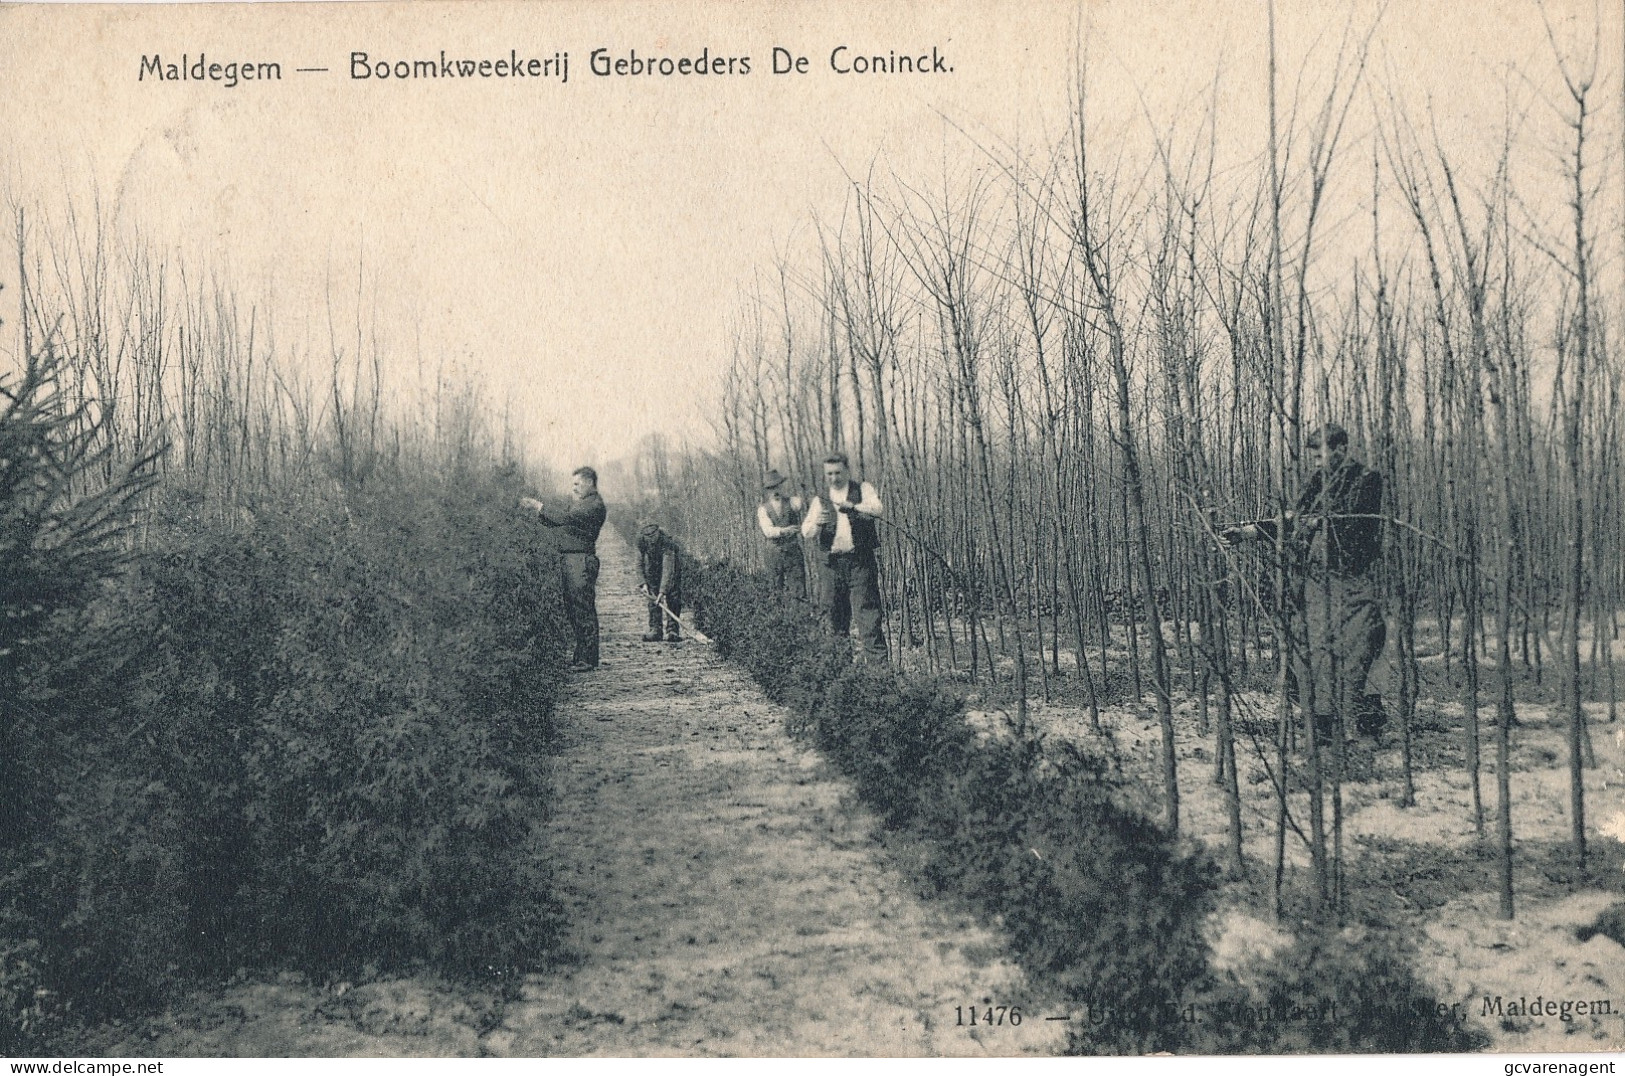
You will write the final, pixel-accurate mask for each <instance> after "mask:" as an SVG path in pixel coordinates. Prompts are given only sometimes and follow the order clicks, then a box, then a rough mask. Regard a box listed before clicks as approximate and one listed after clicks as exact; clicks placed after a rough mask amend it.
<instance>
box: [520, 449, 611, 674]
mask: <svg viewBox="0 0 1625 1076" xmlns="http://www.w3.org/2000/svg"><path fill="white" fill-rule="evenodd" d="M570 493H571V500H570V507H569V508H568V509H566V510H565V512H564V514H563V515H562V516H556V517H555V516H551V515H549V514H548V513H547V510H546V509H544V508H543V507H542V502H541V501H538V500H536V499H534V498H532V497H522V498H520V503H521V504H523V505H524V506H525V507H527V508H531V509H534V510H535V512H536V514H537V515H538V516H540V517H541V520H542V523H543V524H544V525H545V526H548V527H559V528H561V533H560V535H559V573H560V584H561V586H562V589H563V590H564V613H565V615H566V616H567V617H568V618H569V620H570V630H571V632H572V633H573V634H574V635H575V656H574V658H573V659H572V660H571V662H570V671H571V672H590V671H592V670H593V669H596V668H598V532H599V531H600V530H602V529H603V527H604V516H605V514H606V511H605V508H604V499H603V498H602V497H600V496H599V495H598V472H597V471H594V470H593V469H592V468H591V467H577V468H576V469H575V472H574V473H573V474H572V475H571V476H570Z"/></svg>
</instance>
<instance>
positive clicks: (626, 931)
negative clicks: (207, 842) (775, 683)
mask: <svg viewBox="0 0 1625 1076" xmlns="http://www.w3.org/2000/svg"><path fill="white" fill-rule="evenodd" d="M599 546H600V555H601V556H602V559H603V571H602V575H601V578H600V580H599V613H600V619H601V622H602V627H603V662H604V663H603V667H602V668H601V669H600V670H599V671H597V672H596V673H591V674H585V675H582V676H579V677H576V678H575V679H574V680H573V682H572V684H571V685H570V688H569V690H568V692H567V693H566V695H565V696H564V698H562V699H561V700H560V704H559V712H558V721H557V724H558V727H559V735H560V743H559V745H558V755H557V762H556V765H557V770H556V796H555V798H554V814H553V816H552V817H551V818H550V819H549V821H548V827H549V830H550V833H551V840H550V844H551V846H552V848H553V853H552V854H553V860H554V867H555V870H556V872H557V876H556V881H557V885H558V888H559V891H560V896H561V897H562V899H563V901H564V903H565V907H566V912H567V914H568V917H569V921H570V924H571V926H570V935H569V937H568V939H567V943H566V945H567V959H566V960H565V961H564V962H563V963H562V964H561V966H560V967H559V968H558V969H557V970H554V971H552V972H548V973H545V974H532V975H528V976H526V977H525V980H524V981H523V982H522V983H519V984H514V985H515V986H517V990H516V991H515V990H514V989H513V988H512V987H510V988H509V989H508V990H507V991H506V994H507V997H505V998H503V997H501V996H500V994H501V993H502V992H501V991H496V990H489V991H481V990H476V989H472V988H465V987H458V986H455V985H453V984H449V983H446V982H444V981H440V980H435V979H431V978H428V977H422V978H385V979H380V980H378V981H374V982H367V983H362V984H356V985H352V984H348V983H340V984H327V985H317V984H313V983H306V982H304V981H302V980H301V979H300V978H299V977H297V976H284V977H282V978H280V979H278V980H277V981H273V982H244V983H239V984H235V985H233V986H229V987H225V988H223V989H221V990H219V991H209V992H206V993H200V994H199V995H197V996H194V997H193V998H192V999H191V1000H190V1002H189V1003H188V1004H187V1005H184V1006H181V1007H178V1009H177V1010H176V1011H171V1012H169V1013H166V1014H163V1015H162V1016H161V1017H159V1018H157V1019H153V1020H147V1021H142V1022H141V1023H140V1025H139V1026H136V1027H123V1028H105V1029H102V1031H101V1032H100V1033H96V1034H91V1035H89V1036H87V1041H85V1042H83V1043H82V1044H81V1048H82V1049H84V1050H86V1051H87V1052H95V1053H100V1054H103V1055H109V1054H136V1055H147V1056H199V1055H202V1056H208V1055H236V1056H296V1055H319V1056H339V1055H348V1056H380V1055H382V1056H402V1055H407V1056H471V1055H497V1056H543V1055H553V1056H581V1055H608V1056H616V1055H664V1056H696V1055H703V1056H712V1055H736V1056H800V1055H825V1056H828V1055H857V1056H897V1055H904V1056H963V1055H968V1056H981V1055H994V1056H1009V1055H1017V1054H1056V1053H1059V1052H1061V1050H1062V1049H1063V1048H1064V1047H1065V1043H1066V1033H1065V1029H1066V1027H1067V1025H1066V1024H1064V1023H1061V1022H1059V1021H1046V1020H1044V1019H1043V1016H1044V1015H1046V1014H1047V1013H1049V1012H1051V1010H1050V1009H1046V1008H1045V1007H1044V1006H1043V1003H1042V1002H1041V1001H1040V1000H1039V999H1038V998H1036V997H1035V996H1033V994H1032V993H1031V992H1030V991H1029V990H1028V989H1027V988H1026V987H1025V986H1024V985H1023V973H1022V972H1021V970H1020V969H1019V968H1018V967H1017V966H1016V965H1015V964H1014V963H1013V962H1011V961H1010V960H1009V959H1008V958H1007V957H1005V956H1004V955H1003V954H1002V951H1001V948H1000V944H999V941H998V938H997V936H996V935H995V934H994V933H993V932H992V931H990V930H988V929H987V928H986V926H985V925H983V924H978V923H977V922H975V921H974V920H973V919H972V918H971V917H970V916H969V915H967V914H965V913H963V912H961V911H960V910H958V909H956V908H955V907H954V906H953V905H952V904H951V903H950V902H948V901H938V900H927V899H923V898H922V897H920V896H919V895H918V894H917V893H916V892H915V891H914V890H913V889H912V888H911V886H910V883H909V882H908V881H907V880H906V879H905V878H904V877H903V875H902V873H901V872H900V871H899V870H898V869H896V868H895V867H894V866H892V865H891V864H889V863H888V861H887V853H886V851H885V850H884V849H882V848H881V847H880V846H879V845H878V844H877V843H876V841H875V840H874V836H873V834H874V833H875V832H876V831H877V829H878V824H877V822H876V820H875V818H874V816H873V815H871V814H870V813H869V812H868V811H867V810H866V809H864V808H862V807H861V806H859V805H857V803H856V796H855V794H854V793H853V791H852V789H851V786H850V785H849V784H848V783H847V782H845V781H844V780H843V779H841V778H840V777H838V776H837V775H836V774H835V773H834V772H833V770H832V769H831V768H830V767H828V766H827V764H826V763H824V762H823V761H822V759H821V758H820V757H819V756H818V755H817V754H816V753H815V752H812V751H810V750H808V749H806V748H804V747H801V746H800V745H798V744H796V743H794V742H793V741H792V740H791V739H790V738H789V736H788V735H787V734H786V733H785V731H784V725H783V720H784V712H783V710H782V709H781V708H779V707H776V706H774V705H773V704H771V703H769V702H768V701H767V700H766V699H765V698H764V697H763V695H762V693H761V691H760V689H759V688H757V687H756V685H755V684H753V683H752V682H751V681H750V679H749V678H748V676H747V675H746V674H745V673H744V672H743V671H741V670H739V669H737V668H735V667H734V666H731V665H729V664H728V663H726V662H724V661H722V660H721V659H720V658H718V657H717V655H716V653H715V652H714V651H713V650H712V649H711V648H710V647H708V646H706V645H705V644H703V643H700V642H698V641H697V640H693V639H689V640H687V641H685V642H683V643H680V644H676V645H671V644H650V643H643V642H641V641H639V636H640V635H641V634H642V632H643V631H644V629H645V615H646V614H645V606H644V603H643V598H642V597H641V596H640V595H639V594H638V592H637V589H636V587H637V580H636V577H635V570H634V564H633V557H632V553H631V550H630V549H629V548H628V547H627V545H626V544H625V543H624V542H623V541H622V540H621V539H620V537H619V536H618V535H617V534H615V533H614V532H613V531H612V530H611V529H608V528H606V529H605V531H604V533H603V536H602V538H601V539H600V542H599ZM515 995H517V996H515ZM1011 1003H1016V1004H1020V1005H1022V1009H1023V1020H1022V1023H1021V1026H1019V1027H1010V1026H1005V1027H1002V1028H1001V1027H995V1028H984V1027H976V1028H971V1027H960V1026H956V1023H955V1020H956V1012H955V1007H956V1006H962V1005H963V1006H969V1005H972V1004H976V1005H979V1006H985V1005H988V1004H992V1005H1008V1004H1011Z"/></svg>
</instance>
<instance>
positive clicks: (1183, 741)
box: [972, 679, 1625, 1051]
mask: <svg viewBox="0 0 1625 1076" xmlns="http://www.w3.org/2000/svg"><path fill="white" fill-rule="evenodd" d="M1373 682H1374V683H1380V682H1381V681H1378V680H1375V679H1374V681H1373ZM1423 706H1424V708H1425V709H1426V708H1432V711H1433V713H1434V715H1435V718H1434V720H1433V724H1434V725H1435V726H1436V727H1437V726H1441V725H1448V724H1449V723H1450V722H1449V720H1447V719H1451V718H1453V720H1454V722H1455V723H1456V726H1457V727H1455V728H1454V729H1453V730H1452V731H1433V732H1429V733H1426V734H1419V739H1418V741H1417V744H1416V755H1415V757H1416V762H1415V780H1414V783H1415V790H1416V799H1415V803H1414V804H1412V805H1410V806H1401V799H1402V791H1403V782H1402V768H1401V757H1400V746H1399V737H1398V734H1397V732H1396V730H1395V729H1394V728H1393V727H1392V726H1390V728H1389V729H1388V730H1387V732H1386V733H1385V734H1384V736H1383V738H1382V740H1381V741H1380V743H1378V744H1375V745H1373V743H1372V742H1371V741H1370V740H1368V739H1361V740H1359V741H1357V742H1354V743H1353V746H1352V748H1351V750H1352V752H1353V755H1352V758H1351V770H1352V771H1353V772H1354V773H1355V775H1356V777H1357V778H1358V779H1356V780H1352V781H1349V782H1346V783H1345V785H1344V788H1343V804H1344V812H1345V815H1344V834H1345V836H1344V841H1345V845H1344V849H1345V855H1346V857H1347V860H1348V862H1349V864H1350V877H1351V879H1352V881H1351V886H1352V887H1353V889H1352V890H1351V893H1350V904H1351V908H1352V909H1353V914H1352V915H1351V921H1359V920H1364V921H1365V922H1367V923H1370V924H1373V925H1380V927H1381V928H1382V929H1387V930H1390V931H1392V932H1393V933H1395V934H1397V935H1398V936H1399V937H1400V938H1402V939H1404V940H1405V941H1406V942H1408V943H1410V944H1411V945H1413V946H1414V949H1415V959H1416V966H1417V971H1418V973H1419V974H1420V975H1421V977H1422V978H1423V980H1424V981H1425V982H1426V983H1427V984H1428V985H1429V986H1430V987H1432V988H1433V989H1434V990H1435V991H1437V996H1438V998H1439V1000H1440V1001H1441V1002H1444V1003H1448V1004H1458V1005H1460V1006H1461V1011H1463V1012H1464V1013H1465V1014H1466V1015H1467V1016H1468V1017H1469V1018H1470V1019H1471V1021H1472V1022H1473V1023H1475V1024H1477V1025H1479V1026H1480V1027H1482V1028H1483V1029H1484V1030H1485V1031H1486V1032H1488V1033H1489V1036H1490V1040H1491V1044H1490V1046H1489V1049H1491V1050H1494V1051H1580V1050H1619V1049H1621V1048H1622V1047H1625V948H1622V947H1621V946H1620V945H1619V944H1618V943H1616V942H1614V941H1613V940H1611V939H1610V938H1608V937H1606V936H1604V935H1602V934H1597V935H1595V936H1592V937H1590V938H1589V940H1587V941H1581V940H1580V938H1579V934H1580V933H1582V932H1584V931H1583V928H1586V927H1589V926H1590V925H1591V924H1592V923H1594V922H1595V921H1596V918H1597V916H1598V914H1599V913H1600V912H1601V911H1602V910H1603V909H1604V908H1606V907H1608V906H1609V905H1611V904H1614V903H1616V902H1619V901H1621V900H1625V872H1622V870H1621V864H1622V863H1625V856H1622V854H1621V842H1622V841H1625V730H1622V729H1621V727H1620V726H1619V725H1618V724H1609V723H1608V722H1607V720H1606V715H1605V712H1604V708H1603V707H1600V706H1598V707H1592V708H1591V711H1590V716H1591V721H1592V741H1593V744H1594V746H1595V752H1596V765H1595V767H1592V768H1588V769H1587V770H1586V771H1585V784H1586V812H1587V822H1588V825H1587V830H1588V833H1589V834H1590V836H1589V843H1590V849H1591V854H1592V861H1593V864H1594V865H1595V866H1594V873H1593V875H1592V880H1591V881H1590V882H1589V883H1588V884H1587V885H1584V886H1580V885H1578V884H1577V883H1576V882H1575V881H1574V880H1573V877H1572V873H1573V872H1572V870H1570V869H1569V867H1568V864H1569V863H1570V860H1571V858H1572V854H1571V852H1570V851H1569V849H1570V844H1569V841H1570V824H1569V817H1568V804H1569V792H1568V781H1569V777H1568V748H1567V745H1566V738H1565V737H1566V731H1565V730H1566V725H1565V724H1564V722H1563V720H1562V719H1561V718H1560V715H1558V714H1557V713H1556V712H1554V708H1553V707H1551V706H1549V705H1540V704H1530V705H1520V707H1519V711H1518V719H1519V725H1518V726H1517V727H1515V728H1514V729H1513V734H1512V744H1513V749H1512V765H1511V773H1512V792H1513V806H1512V821H1513V833H1514V837H1515V840H1514V862H1515V864H1516V868H1515V875H1514V889H1515V893H1516V895H1517V903H1516V913H1517V914H1516V918H1515V919H1514V920H1513V921H1511V922H1506V921H1503V920H1500V919H1499V918H1498V917H1497V914H1496V913H1497V899H1496V890H1495V879H1496V877H1497V876H1496V873H1495V871H1496V865H1495V859H1494V852H1493V846H1492V844H1491V843H1490V842H1491V841H1492V840H1493V835H1494V832H1495V815H1494V811H1495V764H1494V749H1493V743H1494V741H1493V736H1494V726H1493V720H1494V709H1493V707H1492V706H1485V708H1484V712H1483V713H1482V714H1481V721H1482V722H1483V728H1482V737H1483V740H1482V754H1481V763H1482V766H1481V772H1480V782H1481V801H1482V803H1483V809H1484V825H1485V833H1486V837H1485V838H1484V839H1483V840H1481V839H1480V838H1479V836H1478V835H1477V833H1476V832H1475V827H1474V822H1473V807H1472V793H1471V787H1470V783H1469V780H1468V775H1467V773H1466V772H1465V770H1464V768H1463V764H1462V761H1461V759H1462V754H1461V751H1460V749H1459V741H1460V738H1461V731H1460V728H1459V723H1460V721H1461V713H1462V710H1461V707H1460V704H1459V702H1456V703H1448V702H1447V703H1435V702H1433V701H1431V700H1424V701H1423ZM1272 712H1273V711H1272V710H1271V707H1270V704H1269V703H1268V702H1267V701H1266V700H1260V699H1257V698H1249V699H1248V700H1247V701H1246V704H1245V705H1242V706H1241V707H1240V710H1239V712H1238V714H1237V716H1238V719H1240V721H1239V722H1238V723H1239V724H1241V725H1242V726H1243V730H1244V731H1243V732H1241V733H1240V734H1238V736H1237V743H1236V754H1237V770H1238V773H1239V775H1240V784H1241V799H1242V804H1241V807H1242V811H1241V813H1242V827H1243V847H1244V850H1245V854H1246V858H1247V862H1248V869H1249V871H1250V872H1251V874H1252V880H1251V884H1250V885H1248V886H1240V887H1235V888H1234V889H1233V890H1232V891H1231V893H1230V898H1229V901H1228V906H1227V907H1226V909H1225V910H1224V911H1223V912H1221V913H1220V915H1218V916H1217V917H1216V918H1215V922H1214V923H1213V924H1212V925H1211V926H1212V929H1211V933H1212V935H1213V937H1214V939H1215V944H1216V948H1217V951H1216V954H1215V955H1216V958H1217V963H1219V964H1220V965H1224V964H1226V963H1239V962H1240V961H1241V959H1242V954H1243V953H1244V952H1247V951H1251V950H1255V949H1256V950H1271V949H1273V948H1275V947H1277V946H1279V945H1280V944H1282V943H1283V942H1284V941H1285V940H1289V939H1287V938H1285V937H1283V936H1280V935H1279V934H1278V932H1276V931H1275V928H1273V927H1272V926H1270V925H1269V922H1268V920H1269V918H1270V913H1269V910H1268V909H1267V908H1264V907H1260V906H1258V905H1257V903H1256V899H1255V895H1256V894H1257V893H1258V892H1259V891H1260V889H1262V888H1266V887H1267V881H1268V876H1269V872H1270V870H1271V866H1270V864H1271V862H1272V860H1273V855H1274V847H1273V846H1274V840H1275V828H1276V802H1275V796H1274V791H1273V787H1274V786H1273V784H1272V778H1271V776H1270V771H1269V769H1268V766H1273V764H1274V750H1275V748H1274V743H1273V736H1274V730H1273V718H1271V717H1270V716H1269V714H1270V713H1272ZM972 720H973V721H978V722H979V723H981V724H983V725H984V726H987V727H990V728H991V727H997V726H998V725H1000V724H1003V723H1006V721H1007V718H1006V717H1005V716H1004V715H1003V714H1002V713H1001V712H1000V711H987V712H983V713H973V714H972ZM1032 721H1033V723H1034V725H1035V727H1037V728H1038V729H1040V730H1042V731H1043V732H1044V733H1045V734H1046V735H1049V736H1052V737H1056V738H1063V739H1068V740H1072V741H1075V742H1078V743H1081V744H1085V745H1093V746H1094V749H1096V750H1102V751H1106V752H1108V753H1110V754H1113V755H1115V756H1116V757H1117V758H1119V759H1120V760H1121V762H1122V765H1123V767H1124V770H1125V772H1126V774H1127V775H1128V776H1129V778H1130V783H1129V784H1130V789H1131V790H1132V791H1131V794H1132V795H1134V796H1136V797H1137V799H1136V802H1137V805H1138V806H1140V807H1141V808H1142V809H1144V810H1145V811H1147V813H1149V814H1151V815H1152V816H1153V817H1157V816H1159V815H1160V813H1161V799H1160V794H1161V793H1160V790H1161V770H1160V755H1159V753H1158V752H1159V750H1160V749H1159V747H1158V744H1159V743H1160V739H1159V733H1158V729H1157V723H1156V716H1155V709H1154V707H1152V706H1150V705H1146V706H1141V707H1123V706H1118V707H1113V708H1110V709H1107V710H1103V712H1102V726H1103V729H1104V735H1101V734H1096V733H1095V732H1093V731H1092V730H1091V729H1090V728H1089V721H1088V716H1087V713H1086V712H1084V711H1082V710H1080V709H1079V708H1077V707H1074V706H1064V705H1059V704H1057V705H1042V704H1035V705H1034V707H1033V709H1032ZM1175 725H1176V739H1177V742H1178V757H1179V780H1180V823H1181V829H1182V831H1183V832H1184V833H1185V834H1187V835H1188V836H1191V837H1193V838H1195V839H1197V840H1199V841H1200V842H1202V843H1203V844H1205V845H1207V846H1208V847H1209V848H1211V849H1213V850H1214V851H1216V852H1217V851H1220V850H1222V849H1223V848H1224V845H1225V841H1226V832H1227V830H1226V825H1227V823H1226V816H1225V808H1224V798H1223V794H1222V790H1221V788H1220V787H1219V785H1218V784H1217V783H1216V781H1215V769H1214V763H1215V759H1214V754H1213V746H1214V736H1213V735H1212V734H1211V732H1209V733H1207V734H1203V733H1202V732H1200V730H1199V728H1198V716H1197V713H1196V707H1195V706H1194V704H1193V703H1191V702H1190V701H1189V700H1188V698H1186V699H1182V700H1180V701H1178V702H1176V705H1175ZM1249 731H1250V732H1252V733H1256V735H1250V734H1249ZM1266 760H1267V763H1268V766H1267V764H1266ZM1328 801H1329V797H1328ZM1290 805H1291V812H1292V814H1293V816H1294V818H1295V819H1297V820H1298V823H1299V825H1300V826H1301V825H1304V824H1305V820H1306V819H1307V816H1308V798H1307V796H1306V795H1305V794H1303V793H1301V792H1300V793H1296V794H1294V795H1293V796H1292V797H1291V798H1290ZM1330 819H1331V810H1330V806H1329V802H1328V808H1327V826H1328V829H1329V827H1330V824H1331V822H1330ZM1329 840H1330V838H1329V836H1328V841H1329ZM1287 861H1288V863H1289V865H1290V866H1292V867H1293V868H1295V869H1297V870H1307V868H1308V864H1309V854H1308V847H1307V845H1306V844H1305V842H1304V841H1303V840H1302V839H1301V838H1299V837H1298V836H1296V835H1292V834H1289V836H1288V838H1287ZM1358 929H1359V928H1356V930H1358ZM1248 955H1251V953H1250V952H1248ZM1497 999H1499V1002H1497ZM1537 1001H1538V1002H1539V1008H1540V1009H1541V1010H1544V1009H1546V1008H1547V1007H1548V1003H1555V1004H1556V1005H1557V1006H1558V1008H1557V1010H1556V1011H1555V1012H1553V1013H1552V1014H1550V1015H1548V1014H1545V1013H1544V1012H1541V1013H1539V1014H1536V1015H1529V1014H1527V1013H1528V1010H1529V1009H1531V1008H1533V1007H1534V1006H1535V1003H1537ZM1565 1002H1568V1003H1571V1005H1572V1006H1573V1007H1572V1008H1571V1009H1570V1011H1569V1014H1568V1016H1567V1018H1565V1017H1564V1015H1563V1012H1562V1006H1563V1004H1564V1003H1565ZM1599 1002H1600V1003H1603V1005H1602V1006H1601V1008H1603V1009H1604V1012H1603V1013H1602V1014H1601V1015H1597V1014H1596V1013H1595V1011H1594V1010H1596V1009H1597V1008H1598V1007H1599V1006H1598V1004H1597V1003H1599ZM1581 1005H1583V1006H1584V1008H1585V1010H1587V1011H1585V1012H1584V1013H1583V1014H1581V1011H1580V1006H1581ZM1508 1013H1513V1015H1507V1014H1508Z"/></svg>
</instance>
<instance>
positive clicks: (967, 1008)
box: [954, 1005, 1021, 1027]
mask: <svg viewBox="0 0 1625 1076" xmlns="http://www.w3.org/2000/svg"><path fill="white" fill-rule="evenodd" d="M954 1024H955V1025H956V1026H958V1027H981V1026H987V1027H1003V1026H1004V1025H1005V1024H1009V1025H1010V1026H1011V1027H1020V1026H1021V1009H1020V1007H1019V1006H1016V1005H988V1006H985V1007H983V1008H977V1007H976V1006H975V1005H955V1006H954Z"/></svg>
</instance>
